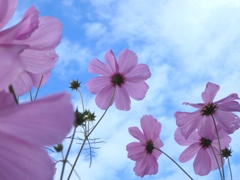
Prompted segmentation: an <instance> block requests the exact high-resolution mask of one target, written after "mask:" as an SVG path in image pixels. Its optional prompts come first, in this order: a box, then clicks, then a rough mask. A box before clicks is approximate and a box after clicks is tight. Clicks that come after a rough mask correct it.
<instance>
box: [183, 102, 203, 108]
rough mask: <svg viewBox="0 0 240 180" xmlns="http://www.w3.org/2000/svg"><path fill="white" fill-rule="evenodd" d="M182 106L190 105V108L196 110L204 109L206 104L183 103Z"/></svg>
mask: <svg viewBox="0 0 240 180" xmlns="http://www.w3.org/2000/svg"><path fill="white" fill-rule="evenodd" d="M182 104H183V105H189V106H192V107H194V108H203V107H204V106H205V104H203V103H197V104H193V103H188V102H183V103H182Z"/></svg>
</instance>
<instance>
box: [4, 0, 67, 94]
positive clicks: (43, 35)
mask: <svg viewBox="0 0 240 180" xmlns="http://www.w3.org/2000/svg"><path fill="white" fill-rule="evenodd" d="M0 4H1V6H0V12H1V13H0V30H1V29H3V27H4V26H5V25H6V24H7V22H8V21H9V20H10V18H11V17H12V15H13V13H14V11H15V9H16V5H17V0H0ZM61 34H62V24H61V22H60V21H59V20H57V19H55V18H52V17H49V16H44V17H40V18H38V11H37V10H36V8H35V7H34V6H32V7H30V8H29V9H28V10H27V11H26V13H25V14H24V16H23V19H22V20H21V21H20V22H19V23H18V24H16V25H15V26H13V27H11V28H8V29H5V30H2V31H0V53H1V62H0V65H1V66H0V72H1V76H0V80H1V79H5V78H6V79H5V81H6V82H4V83H1V84H0V85H2V86H1V88H5V89H7V88H8V85H9V83H11V84H12V85H13V88H14V91H15V93H16V94H17V95H22V94H24V93H26V92H28V91H30V90H31V89H32V87H33V86H34V87H38V85H39V83H40V79H41V76H42V75H45V74H46V75H47V76H46V77H44V78H43V82H42V85H43V84H44V83H45V82H46V80H47V78H48V76H49V73H50V72H51V70H52V68H53V66H54V64H55V62H56V61H57V59H58V55H57V54H56V53H55V50H54V48H55V47H56V46H57V45H58V44H59V42H60V40H61ZM5 61H7V62H5ZM3 65H4V66H3ZM9 69H11V71H10V70H9ZM2 70H3V71H2ZM8 70H9V71H8ZM7 72H9V73H10V75H8V74H7ZM6 74H7V75H6ZM5 75H6V76H5ZM9 81H10V82H9Z"/></svg>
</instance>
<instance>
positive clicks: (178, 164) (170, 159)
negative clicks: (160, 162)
mask: <svg viewBox="0 0 240 180" xmlns="http://www.w3.org/2000/svg"><path fill="white" fill-rule="evenodd" d="M154 149H156V150H158V151H160V152H161V153H163V154H164V155H165V156H167V157H168V158H169V159H170V160H171V161H172V162H174V163H175V164H176V165H177V166H178V167H179V168H180V169H181V170H182V171H183V172H184V173H185V174H186V175H187V176H188V177H189V178H190V179H191V180H193V178H192V177H191V176H190V175H189V174H188V173H187V172H186V171H185V170H184V169H183V168H182V167H181V166H180V165H179V164H178V163H177V162H176V161H174V159H173V158H171V157H170V156H169V155H168V154H166V153H165V152H163V151H162V150H161V149H158V148H154Z"/></svg>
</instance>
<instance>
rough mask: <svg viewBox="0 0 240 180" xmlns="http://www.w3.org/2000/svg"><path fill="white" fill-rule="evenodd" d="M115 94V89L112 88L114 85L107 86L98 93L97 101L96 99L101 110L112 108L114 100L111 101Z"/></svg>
mask: <svg viewBox="0 0 240 180" xmlns="http://www.w3.org/2000/svg"><path fill="white" fill-rule="evenodd" d="M113 92H114V87H113V86H112V84H110V85H107V86H105V87H104V88H102V89H101V90H100V91H99V92H98V94H97V96H96V99H95V102H96V104H97V106H98V107H99V108H101V109H107V107H108V106H111V105H112V104H113V102H114V98H113V100H112V101H111V98H112V96H113ZM110 101H111V102H110Z"/></svg>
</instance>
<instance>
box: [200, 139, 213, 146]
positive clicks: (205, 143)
mask: <svg viewBox="0 0 240 180" xmlns="http://www.w3.org/2000/svg"><path fill="white" fill-rule="evenodd" d="M211 144H212V140H210V139H206V138H203V137H202V138H201V139H200V145H201V146H202V147H204V148H208V147H209V146H210V145H211Z"/></svg>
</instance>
